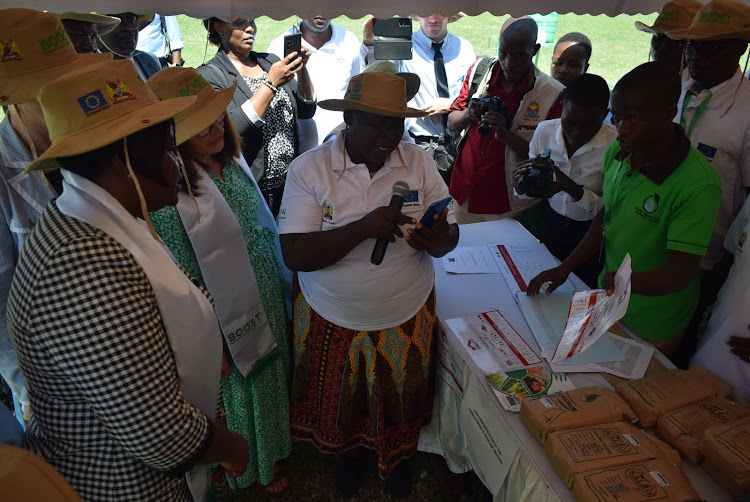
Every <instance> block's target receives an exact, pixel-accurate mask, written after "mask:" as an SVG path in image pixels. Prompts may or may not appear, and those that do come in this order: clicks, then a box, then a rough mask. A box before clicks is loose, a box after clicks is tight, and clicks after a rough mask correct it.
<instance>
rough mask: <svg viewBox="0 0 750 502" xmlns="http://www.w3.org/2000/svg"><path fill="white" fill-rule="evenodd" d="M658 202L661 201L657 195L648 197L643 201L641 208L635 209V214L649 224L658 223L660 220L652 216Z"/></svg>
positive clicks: (657, 207)
mask: <svg viewBox="0 0 750 502" xmlns="http://www.w3.org/2000/svg"><path fill="white" fill-rule="evenodd" d="M659 201H661V199H660V198H659V194H658V193H655V194H653V195H649V196H648V197H646V198H645V199H644V200H643V205H642V207H636V208H635V212H636V213H638V215H639V216H641V217H642V218H644V219H646V220H648V221H650V222H651V223H658V222H660V221H661V218H658V217H656V216H654V213H655V212H656V211H657V210H658V209H659Z"/></svg>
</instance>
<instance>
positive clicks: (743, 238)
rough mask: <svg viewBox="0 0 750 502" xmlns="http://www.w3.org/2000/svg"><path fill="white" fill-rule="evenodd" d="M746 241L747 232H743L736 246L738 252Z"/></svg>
mask: <svg viewBox="0 0 750 502" xmlns="http://www.w3.org/2000/svg"><path fill="white" fill-rule="evenodd" d="M746 240H747V232H745V233H744V234H742V237H740V242H738V243H737V245H738V246H739V248H740V251H742V246H744V245H745V241H746Z"/></svg>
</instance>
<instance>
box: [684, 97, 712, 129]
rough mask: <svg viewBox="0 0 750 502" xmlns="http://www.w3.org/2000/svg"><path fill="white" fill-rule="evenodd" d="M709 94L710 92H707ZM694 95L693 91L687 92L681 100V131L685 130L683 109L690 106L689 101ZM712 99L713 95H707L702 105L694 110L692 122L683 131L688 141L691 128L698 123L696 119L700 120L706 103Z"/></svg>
mask: <svg viewBox="0 0 750 502" xmlns="http://www.w3.org/2000/svg"><path fill="white" fill-rule="evenodd" d="M709 92H710V91H709ZM694 95H695V94H694V93H693V91H688V92H687V93H686V94H685V99H683V100H682V113H680V125H681V126H682V128H683V129H685V109H686V108H687V107H688V105H689V104H690V100H691V99H693V96H694ZM712 97H714V96H713V94H709V95H708V97H707V98H706V99H705V100H704V101H703V103H701V104H699V105H698V108H697V109H696V110H695V115H693V120H691V121H690V126H688V127H687V129H686V130H685V136H687V137H688V139H690V133H691V132H693V127H695V124H696V123H697V122H698V119H700V118H701V115H703V112H704V111H705V110H706V107H707V106H708V102H709V101H711V98H712Z"/></svg>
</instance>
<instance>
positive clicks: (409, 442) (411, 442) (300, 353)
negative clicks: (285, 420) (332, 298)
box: [290, 289, 437, 479]
mask: <svg viewBox="0 0 750 502" xmlns="http://www.w3.org/2000/svg"><path fill="white" fill-rule="evenodd" d="M436 329H437V324H436V318H435V291H434V290H433V292H432V293H431V294H430V296H429V298H428V299H427V302H426V303H425V304H424V305H423V306H422V308H421V309H420V310H419V311H418V312H417V313H416V314H415V315H414V317H412V318H411V319H409V320H408V321H406V322H405V323H404V324H402V325H400V326H395V327H392V328H388V329H384V330H380V331H355V330H351V329H347V328H342V327H340V326H337V325H335V324H333V323H330V322H328V321H327V320H326V319H324V318H323V317H321V316H320V315H319V314H318V313H317V312H315V311H314V310H313V309H312V308H311V307H310V305H309V304H308V303H307V300H306V299H305V297H304V295H303V294H302V293H301V292H300V291H299V289H297V291H296V295H295V302H294V368H293V373H292V403H291V409H290V414H291V425H292V436H293V437H295V438H296V439H302V440H307V441H311V442H313V443H314V444H315V446H316V447H317V448H318V450H320V451H321V452H323V453H342V452H344V451H346V450H348V449H351V448H355V447H358V446H364V447H367V448H371V449H373V450H375V451H376V452H377V456H378V474H379V475H380V477H381V478H383V479H386V478H387V477H388V476H389V474H390V472H391V470H392V469H393V467H395V466H396V464H398V463H399V462H400V461H401V460H404V459H407V458H409V457H410V456H411V455H413V454H414V453H415V452H416V450H417V442H418V441H419V432H420V430H421V428H422V425H423V424H426V423H427V422H429V419H430V414H431V412H432V404H433V397H434V379H433V375H434V371H433V361H434V358H433V357H432V354H433V340H435V333H436Z"/></svg>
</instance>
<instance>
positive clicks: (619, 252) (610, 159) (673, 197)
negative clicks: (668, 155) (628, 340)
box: [599, 141, 721, 342]
mask: <svg viewBox="0 0 750 502" xmlns="http://www.w3.org/2000/svg"><path fill="white" fill-rule="evenodd" d="M619 152H620V144H619V143H618V142H617V141H614V142H613V143H612V144H611V145H610V147H609V148H608V149H607V153H606V154H605V156H604V249H605V262H604V270H602V273H601V275H600V276H599V286H600V287H601V286H602V285H603V283H602V278H603V277H604V275H605V274H607V273H608V272H611V271H614V270H617V268H618V267H619V266H620V264H621V263H622V260H623V258H625V253H630V256H631V259H632V268H633V272H643V271H648V270H652V269H654V268H657V267H661V266H663V265H665V264H666V263H667V261H668V259H669V251H672V250H673V251H680V252H683V253H691V254H696V255H700V256H703V255H704V254H705V253H706V249H707V247H708V243H709V241H710V239H711V233H712V231H713V228H714V221H715V220H716V215H717V213H718V211H719V205H720V204H721V185H720V182H719V177H718V176H717V175H716V171H714V168H713V167H712V166H711V164H709V163H708V161H707V160H706V159H705V157H704V156H703V155H701V153H700V152H698V150H696V149H695V148H693V147H690V150H689V152H688V155H687V156H686V157H685V159H684V160H683V161H682V162H681V163H680V164H679V166H677V168H676V169H675V170H674V171H673V172H672V174H670V175H669V176H668V177H667V178H666V179H665V180H664V181H663V182H662V183H661V184H659V183H656V182H655V181H653V180H651V179H649V178H647V177H646V176H644V175H643V174H641V173H640V172H637V171H631V169H630V157H629V156H628V157H626V158H625V159H624V160H623V161H620V160H617V159H616V157H617V154H618V153H619ZM699 288H700V284H699V280H698V277H697V276H696V277H695V278H694V279H693V280H692V281H691V282H690V284H689V285H688V286H687V287H686V288H685V289H683V290H682V291H678V292H677V293H672V294H669V295H664V296H643V295H631V297H630V304H629V306H628V311H627V313H626V314H625V317H623V319H622V321H623V322H624V323H625V324H626V325H627V326H628V327H629V328H630V329H632V330H633V331H635V332H636V333H637V334H639V335H640V336H642V337H644V338H645V339H647V340H651V341H654V342H665V341H668V340H671V339H673V338H674V337H675V336H677V335H679V334H680V333H682V331H683V330H684V329H685V327H686V326H687V324H688V322H689V321H690V318H691V317H692V315H693V312H694V311H695V307H696V305H697V303H698V295H699Z"/></svg>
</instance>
